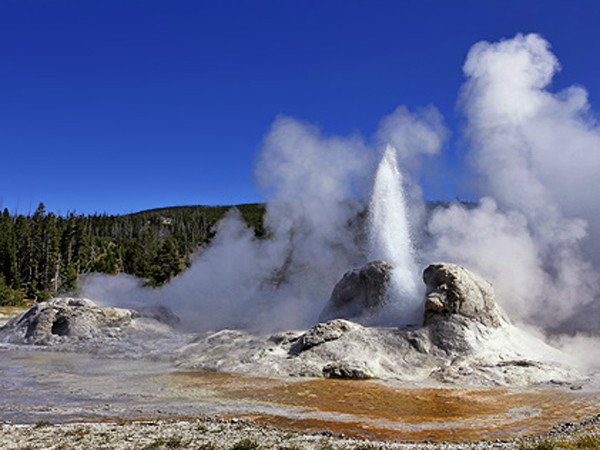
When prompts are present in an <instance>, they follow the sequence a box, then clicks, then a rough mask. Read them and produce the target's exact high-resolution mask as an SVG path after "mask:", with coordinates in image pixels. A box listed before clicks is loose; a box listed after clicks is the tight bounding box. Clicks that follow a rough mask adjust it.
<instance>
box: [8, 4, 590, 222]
mask: <svg viewBox="0 0 600 450" xmlns="http://www.w3.org/2000/svg"><path fill="white" fill-rule="evenodd" d="M517 32H524V33H527V32H537V33H540V34H541V35H542V36H544V37H545V38H546V39H548V40H549V41H550V43H551V44H552V48H553V51H554V52H555V53H556V55H557V56H558V58H559V60H560V62H561V64H562V66H563V70H562V72H561V73H560V74H559V75H558V77H557V78H556V79H555V83H554V85H553V89H560V88H561V87H564V86H567V85H571V84H574V83H576V84H580V85H583V86H585V87H586V88H587V89H588V91H589V93H590V102H591V103H592V105H595V104H596V105H597V104H598V102H599V100H598V97H599V96H600V2H599V1H596V0H589V1H577V0H570V1H567V0H564V1H550V0H545V1H525V0H518V1H513V0H500V1H494V0H473V1H448V0H440V1H427V0H415V1H400V0H397V1H377V0H364V1H354V0H342V1H334V0H319V1H312V0H305V1H299V0H298V1H292V0H273V1H242V0H239V1H216V0H215V1H203V0H193V1H177V0H173V1H167V0H161V1H155V0H140V1H129V0H1V1H0V89H1V97H0V152H1V159H0V167H1V176H0V206H2V207H8V208H9V209H10V210H11V211H14V210H18V211H19V212H22V213H27V212H29V211H33V210H34V209H35V207H36V206H37V204H38V203H39V202H40V201H43V202H44V203H45V204H46V206H47V209H48V210H52V211H56V212H60V213H63V214H64V213H66V212H68V211H73V210H76V211H77V212H81V213H89V212H108V213H126V212H133V211H137V210H141V209H147V208H153V207H160V206H171V205H184V204H229V203H242V202H253V201H260V200H262V199H261V196H260V193H259V192H258V190H257V189H256V188H255V186H254V182H253V169H254V162H255V160H256V157H257V154H258V151H259V149H260V145H261V140H262V138H263V136H264V134H265V133H266V132H267V131H268V129H269V126H270V124H271V123H272V121H273V120H274V118H275V117H276V116H277V115H278V114H286V115H290V116H293V117H297V118H300V119H303V120H306V121H309V122H312V123H315V124H317V125H319V126H320V127H321V128H322V129H323V131H324V132H325V133H340V134H349V133H352V132H354V131H360V132H361V133H362V134H363V135H365V136H368V135H370V134H371V133H372V132H373V131H374V130H375V128H376V126H377V123H378V122H379V120H380V119H381V117H382V116H384V115H385V114H389V113H390V112H392V111H393V109H394V108H395V107H396V106H398V105H400V104H404V105H407V106H408V107H410V108H413V107H417V106H424V105H428V104H434V105H435V106H437V107H438V109H439V110H440V111H441V112H442V114H443V115H444V117H445V120H446V123H447V125H448V126H449V128H450V129H451V131H452V138H451V140H450V141H449V143H448V146H447V148H446V163H447V164H448V167H449V168H450V169H451V170H454V171H459V170H461V169H462V167H461V162H460V159H459V158H458V155H460V154H461V153H462V152H463V149H462V146H463V145H464V143H462V142H461V138H460V132H459V130H460V115H459V114H457V112H456V106H455V104H456V97H457V92H458V89H459V88H460V86H461V84H462V81H463V75H462V71H461V67H462V64H463V63H464V60H465V56H466V53H467V51H468V50H469V48H470V47H471V45H473V44H474V43H475V42H477V41H480V40H483V39H486V40H497V39H499V38H503V37H512V36H514V35H515V34H516V33H517ZM449 180H450V181H449V183H446V184H445V185H444V186H442V187H440V186H437V187H431V188H429V189H428V190H427V191H426V195H427V197H429V198H440V197H446V198H453V197H454V196H455V195H461V196H465V195H467V196H468V192H461V191H460V187H458V186H453V185H452V176H450V177H449Z"/></svg>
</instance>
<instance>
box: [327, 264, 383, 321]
mask: <svg viewBox="0 0 600 450" xmlns="http://www.w3.org/2000/svg"><path fill="white" fill-rule="evenodd" d="M393 270H394V268H393V267H392V266H391V265H390V264H388V263H387V262H385V261H371V262H369V263H367V264H365V265H364V266H363V267H362V268H360V269H353V270H350V271H348V272H346V273H345V274H344V276H343V277H342V279H341V280H340V281H339V282H338V283H337V284H336V285H335V287H334V288H333V292H332V293H331V297H330V299H329V302H328V303H327V305H326V306H325V308H324V309H323V311H322V312H321V315H320V316H319V322H324V321H327V320H331V319H354V320H357V319H360V318H361V317H363V316H365V315H367V316H368V315H370V314H373V313H375V312H377V311H378V310H380V309H381V307H382V306H383V305H384V304H385V293H386V290H387V286H388V284H389V281H390V278H391V276H392V271H393Z"/></svg>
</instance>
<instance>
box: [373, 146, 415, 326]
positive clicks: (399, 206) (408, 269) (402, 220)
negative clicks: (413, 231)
mask: <svg viewBox="0 0 600 450" xmlns="http://www.w3.org/2000/svg"><path fill="white" fill-rule="evenodd" d="M369 257H370V259H372V260H373V259H381V260H384V261H387V262H389V263H390V264H392V265H393V266H394V272H393V274H392V280H391V290H390V291H391V292H390V293H389V296H390V299H389V300H390V306H391V307H393V308H394V309H397V310H398V311H397V313H399V314H400V320H401V321H402V322H404V323H414V322H415V321H419V320H420V318H419V316H420V309H421V307H422V305H421V303H422V288H421V283H420V282H419V270H418V267H417V264H416V261H415V254H414V247H413V243H412V239H411V235H410V226H409V223H408V217H407V208H406V201H405V198H404V191H403V187H402V175H401V173H400V171H399V170H398V162H397V158H396V149H395V148H394V147H393V146H391V145H388V147H387V148H386V150H385V153H384V155H383V158H382V159H381V162H380V164H379V167H378V168H377V174H376V176H375V183H374V186H373V194H372V197H371V202H370V205H369Z"/></svg>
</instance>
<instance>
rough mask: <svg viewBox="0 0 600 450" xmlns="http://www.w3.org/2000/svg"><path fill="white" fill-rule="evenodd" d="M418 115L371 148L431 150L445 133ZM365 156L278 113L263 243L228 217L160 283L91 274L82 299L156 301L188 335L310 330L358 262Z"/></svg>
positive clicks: (363, 236)
mask: <svg viewBox="0 0 600 450" xmlns="http://www.w3.org/2000/svg"><path fill="white" fill-rule="evenodd" d="M427 111H428V112H427V114H425V113H420V114H417V115H411V113H410V112H409V111H408V110H406V109H405V108H399V109H398V110H397V111H396V112H394V113H393V114H392V115H390V116H388V117H387V118H385V119H384V121H383V122H382V129H381V131H380V132H379V133H378V139H379V142H381V139H383V138H385V139H388V141H389V142H392V143H395V144H397V145H399V143H400V142H401V141H402V142H404V144H402V145H403V147H402V149H403V150H402V155H403V160H404V161H408V160H412V161H415V160H416V158H415V157H414V156H413V154H412V153H411V152H413V153H414V154H419V153H432V152H435V151H437V150H439V146H440V145H441V142H442V140H443V134H444V133H445V131H443V126H442V125H441V118H440V116H439V113H437V111H436V110H435V109H434V108H429V109H427ZM394 121H396V122H397V126H396V127H394V126H392V125H393V122H394ZM415 129H416V130H418V132H416V131H415ZM411 130H412V131H411ZM404 133H406V134H407V136H404V137H402V136H403V134H404ZM386 136H387V137H386ZM374 155H375V152H374V150H373V149H372V148H369V147H368V146H366V145H365V143H364V142H363V140H362V139H361V138H360V137H359V136H351V137H349V138H343V137H336V136H333V137H327V136H323V135H322V134H321V132H320V131H319V129H318V128H316V127H314V126H311V125H307V124H305V123H302V122H299V121H297V120H294V119H291V118H286V117H281V118H279V119H277V120H276V121H275V122H274V124H273V126H272V128H271V130H270V132H269V133H268V134H267V136H266V137H265V140H264V146H263V151H262V154H261V156H260V159H259V162H258V164H257V169H256V178H257V181H258V183H259V184H260V186H261V187H262V188H263V189H264V190H265V192H266V193H267V197H268V205H267V215H266V226H267V229H268V232H269V235H270V237H269V239H264V240H260V239H256V238H255V237H254V235H253V232H252V231H251V230H249V229H248V228H247V227H246V226H245V224H244V223H243V222H242V220H241V218H240V215H239V213H236V212H235V211H231V212H230V213H229V214H228V215H227V216H226V217H225V218H224V219H223V220H222V221H221V222H220V223H219V224H218V226H217V228H216V236H215V238H214V239H213V241H212V242H211V243H210V245H209V246H208V247H207V248H205V249H203V250H201V251H199V252H198V253H197V254H196V255H195V256H194V258H193V263H192V266H191V268H190V269H188V270H187V271H186V272H184V273H182V274H180V275H179V276H178V277H176V278H174V279H173V280H171V282H170V283H169V284H167V285H166V286H164V287H162V288H159V289H150V288H143V287H141V286H140V284H139V283H138V282H136V280H135V278H133V277H130V276H123V275H120V276H117V277H110V276H105V275H94V276H90V277H87V278H86V279H85V281H84V283H82V286H81V289H80V291H81V294H82V295H84V296H87V297H90V298H92V299H94V300H97V301H100V302H103V303H105V304H113V305H120V306H128V307H141V306H144V305H148V303H149V302H155V303H159V304H163V305H165V306H168V307H170V308H171V309H173V311H174V312H175V313H177V314H178V315H180V316H181V317H182V318H183V319H184V322H185V324H186V326H187V328H188V329H193V330H206V329H220V328H225V327H237V328H250V329H261V330H273V329H284V328H300V327H306V326H310V325H312V324H313V323H314V322H315V320H316V318H317V317H318V315H319V314H320V312H321V310H322V308H323V306H324V304H325V302H326V301H327V300H328V298H329V296H330V294H331V291H332V289H333V286H334V285H335V283H336V282H337V281H338V280H339V279H340V278H341V276H342V275H343V274H344V272H346V271H347V270H349V269H351V268H353V267H359V266H361V265H363V264H364V263H365V262H367V257H368V255H367V250H368V249H367V235H368V233H367V230H366V229H365V225H366V224H365V220H364V219H362V218H361V217H362V216H363V215H362V213H363V212H364V210H365V208H366V205H367V202H366V199H367V198H368V196H369V194H370V193H371V189H372V183H373V178H374V172H375V169H376V158H375V157H374ZM391 207H393V205H391ZM396 312H397V313H398V320H397V323H398V324H400V323H405V319H403V318H402V317H401V316H402V313H403V312H402V311H396ZM387 320H388V322H390V320H389V317H388V318H387ZM392 322H393V321H392Z"/></svg>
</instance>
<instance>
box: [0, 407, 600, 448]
mask: <svg viewBox="0 0 600 450" xmlns="http://www.w3.org/2000/svg"><path fill="white" fill-rule="evenodd" d="M599 424H600V415H598V416H596V417H594V418H591V419H589V420H586V421H584V422H582V423H578V424H574V423H568V424H563V425H560V426H557V427H555V428H554V429H552V430H550V431H549V432H548V433H547V434H545V435H541V436H533V437H528V438H524V439H516V440H510V441H500V440H498V441H474V442H473V441H468V442H427V441H424V442H399V441H370V440H367V439H353V438H348V437H345V436H333V435H330V434H328V433H326V432H325V433H318V434H304V433H293V432H288V431H284V430H278V429H275V428H273V427H270V426H259V425H256V424H253V423H252V422H248V421H244V420H239V419H235V418H232V419H222V418H217V417H203V418H199V419H194V420H185V421H184V420H157V421H119V422H110V423H108V422H101V423H70V424H60V425H53V424H49V423H46V422H39V423H37V424H34V425H16V424H8V423H4V424H0V448H2V449H5V450H12V449H20V450H21V449H23V450H24V449H32V450H33V449H48V450H80V449H81V450H100V449H102V450H108V449H111V450H134V449H135V450H142V449H144V450H151V449H156V450H159V449H202V450H211V449H215V450H217V449H219V450H220V449H223V450H229V449H232V448H235V447H236V444H237V449H238V450H258V449H259V448H260V449H263V450H271V449H274V450H292V449H294V450H320V449H322V450H330V449H335V450H344V449H348V450H352V449H357V450H359V449H360V450H366V449H369V450H371V449H372V450H376V449H378V448H382V449H383V448H385V449H414V450H425V449H427V450H431V449H433V448H435V449H441V450H455V449H456V450H463V449H465V450H466V449H512V448H519V445H521V444H522V443H523V441H525V442H527V441H535V440H537V439H546V438H555V439H570V438H573V437H576V436H581V435H584V434H598V433H600V425H599ZM244 440H249V441H250V442H245V445H243V444H244V442H242V441H244ZM253 444H254V445H257V446H258V447H253V446H252V445H253Z"/></svg>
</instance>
